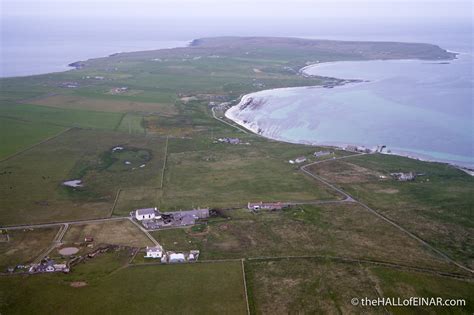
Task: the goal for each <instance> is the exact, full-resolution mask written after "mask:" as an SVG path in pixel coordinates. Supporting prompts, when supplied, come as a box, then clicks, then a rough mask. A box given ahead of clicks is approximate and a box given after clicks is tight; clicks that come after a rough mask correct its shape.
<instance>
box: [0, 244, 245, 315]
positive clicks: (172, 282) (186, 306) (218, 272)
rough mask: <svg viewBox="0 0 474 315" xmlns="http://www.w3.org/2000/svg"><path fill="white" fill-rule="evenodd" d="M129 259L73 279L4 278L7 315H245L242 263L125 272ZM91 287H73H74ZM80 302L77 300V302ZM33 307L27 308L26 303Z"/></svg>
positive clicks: (107, 259)
mask: <svg viewBox="0 0 474 315" xmlns="http://www.w3.org/2000/svg"><path fill="white" fill-rule="evenodd" d="M126 259H127V256H126V253H124V252H115V253H110V254H106V255H104V256H101V257H98V258H95V259H94V261H91V262H88V263H86V264H83V265H79V266H78V267H77V269H76V270H75V271H74V273H71V274H69V275H61V274H54V275H40V276H34V277H21V276H11V277H1V278H0V297H1V299H0V312H2V314H3V313H4V314H31V313H35V314H48V313H50V312H51V310H54V311H55V312H56V313H61V314H84V313H88V314H96V313H105V314H112V313H120V314H133V313H142V314H152V313H155V314H156V313H160V314H163V313H165V314H170V313H173V314H177V313H178V314H190V313H192V314H245V313H246V304H245V294H244V288H243V280H242V269H241V264H240V262H230V263H210V264H187V265H168V266H156V265H155V266H134V267H126V268H124V269H120V270H119V268H120V267H121V265H122V264H123V263H125V261H126ZM74 282H76V283H77V282H81V283H85V284H86V286H84V287H73V286H72V283H74ZM72 297H74V298H72ZM26 299H27V300H28V303H24V301H25V300H26Z"/></svg>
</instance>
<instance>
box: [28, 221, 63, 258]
mask: <svg viewBox="0 0 474 315" xmlns="http://www.w3.org/2000/svg"><path fill="white" fill-rule="evenodd" d="M68 228H69V224H68V223H65V224H62V225H61V227H60V228H59V230H58V233H56V235H55V236H54V239H53V242H52V244H51V245H50V246H49V247H48V248H46V250H44V251H43V252H42V253H41V254H40V255H39V256H38V257H37V258H36V259H35V260H34V263H35V264H39V263H40V262H41V261H42V260H43V259H44V258H45V257H47V256H48V255H49V254H50V253H51V252H52V251H53V250H54V249H56V248H57V247H58V246H60V245H61V244H62V240H63V238H64V235H65V234H66V232H67V230H68Z"/></svg>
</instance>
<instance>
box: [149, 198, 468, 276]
mask: <svg viewBox="0 0 474 315" xmlns="http://www.w3.org/2000/svg"><path fill="white" fill-rule="evenodd" d="M224 214H225V215H226V216H228V217H230V219H224V218H215V219H214V218H212V219H210V221H209V223H208V225H207V227H206V228H205V229H203V230H195V229H194V230H193V229H192V228H188V229H177V230H163V231H155V232H153V233H152V234H153V236H154V237H155V238H156V239H157V240H158V242H160V244H162V245H163V246H165V247H166V248H170V249H176V250H187V249H200V250H201V258H202V259H226V258H242V257H246V258H248V257H268V256H271V257H273V256H280V257H281V256H306V255H323V256H324V255H326V256H339V257H349V258H356V259H370V260H378V261H387V262H392V263H398V264H402V265H410V266H416V267H425V268H434V269H439V270H457V269H456V267H454V266H451V265H449V264H448V263H447V262H445V261H444V260H443V259H442V258H440V257H439V256H437V254H434V253H432V252H431V251H430V250H428V249H427V248H425V247H423V246H421V245H420V244H419V243H418V242H417V241H415V240H413V239H411V238H410V237H408V236H406V235H405V234H403V233H402V232H400V231H399V230H397V229H395V228H393V227H392V226H390V225H388V224H387V223H385V222H384V221H382V220H381V219H378V218H377V217H375V216H374V215H372V214H370V213H369V212H367V211H366V210H365V209H364V208H362V207H360V206H357V205H351V204H339V205H337V204H336V205H334V204H333V205H324V206H301V207H293V208H290V209H287V210H284V211H282V212H262V213H259V214H252V213H250V212H249V211H248V210H229V211H225V213H224ZM400 252H403V253H404V255H399V253H400ZM457 271H459V270H457Z"/></svg>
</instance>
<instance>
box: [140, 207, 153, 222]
mask: <svg viewBox="0 0 474 315" xmlns="http://www.w3.org/2000/svg"><path fill="white" fill-rule="evenodd" d="M156 210H157V208H146V209H137V210H136V211H135V218H136V219H137V220H138V221H143V220H153V219H154V218H155V215H156V214H155V211H156Z"/></svg>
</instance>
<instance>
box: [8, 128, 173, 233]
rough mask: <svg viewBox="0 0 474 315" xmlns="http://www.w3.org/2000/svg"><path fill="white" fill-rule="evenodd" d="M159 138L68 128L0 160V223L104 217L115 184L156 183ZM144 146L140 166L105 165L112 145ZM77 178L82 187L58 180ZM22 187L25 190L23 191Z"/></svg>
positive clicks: (159, 164) (160, 157)
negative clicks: (145, 154)
mask: <svg viewBox="0 0 474 315" xmlns="http://www.w3.org/2000/svg"><path fill="white" fill-rule="evenodd" d="M163 141H164V140H162V139H158V138H150V137H143V136H134V135H126V134H123V133H115V132H107V133H106V132H101V133H98V132H97V131H93V130H80V129H73V130H70V131H68V132H66V133H64V134H62V135H61V136H59V137H57V138H55V139H53V140H51V141H49V142H47V143H44V144H42V145H39V146H37V147H35V148H33V149H31V150H29V151H28V152H27V154H26V153H25V154H20V155H18V156H16V157H15V158H13V159H10V160H7V161H4V162H2V163H1V164H0V204H1V207H0V218H1V221H2V223H3V224H19V223H38V222H48V221H49V222H51V221H60V220H61V221H62V220H74V219H91V218H97V217H104V216H108V215H109V213H110V211H111V209H112V206H113V203H114V200H115V197H116V194H117V190H118V189H119V188H129V187H136V186H141V185H146V186H150V187H156V186H157V185H158V184H159V183H160V177H161V171H162V167H163V165H162V164H163V150H164V142H163ZM129 144H133V146H134V147H137V148H142V149H146V150H148V151H150V152H151V156H152V157H151V160H150V161H149V162H147V163H146V166H145V167H144V168H138V169H135V170H133V169H127V170H122V169H118V170H117V169H114V168H112V169H108V167H109V166H113V164H114V163H115V162H116V161H115V160H113V159H106V160H104V159H103V157H104V154H105V155H106V153H108V152H109V150H111V148H112V147H114V146H117V145H123V146H127V145H129ZM75 178H81V179H82V180H83V182H84V187H82V188H80V189H70V188H66V187H63V186H61V183H62V181H64V180H68V179H75ZM26 191H28V193H27V194H26V193H25V192H26Z"/></svg>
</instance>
